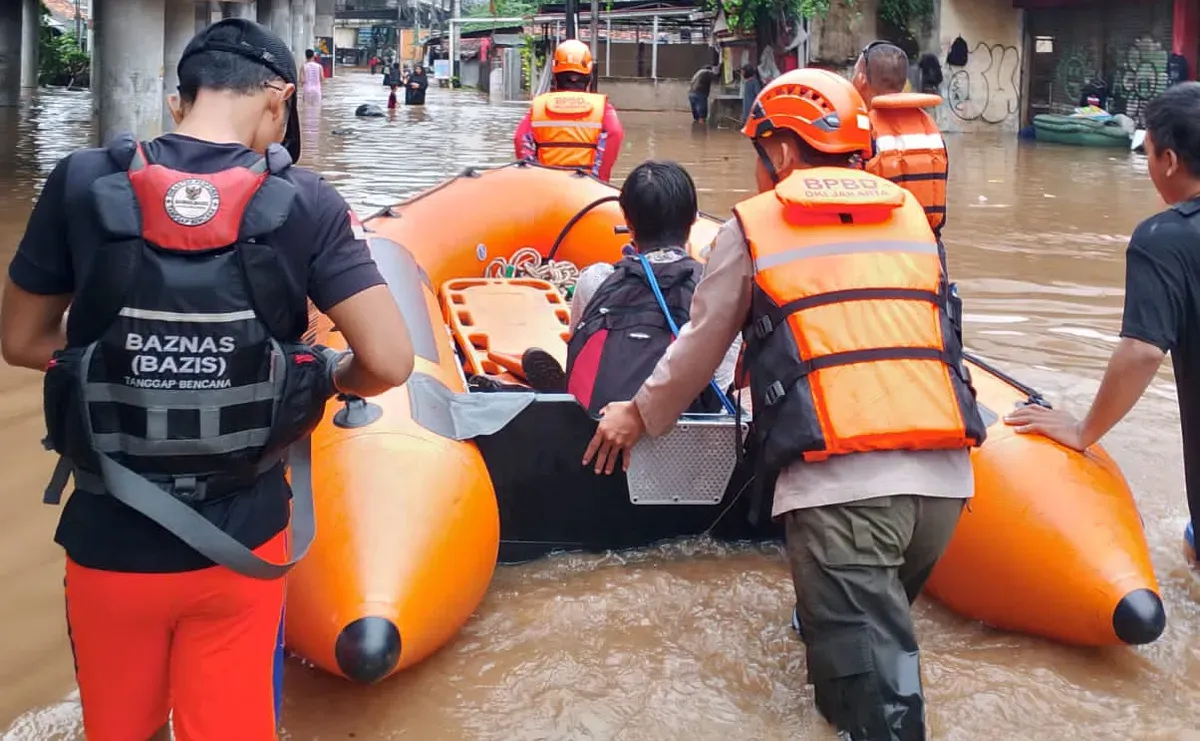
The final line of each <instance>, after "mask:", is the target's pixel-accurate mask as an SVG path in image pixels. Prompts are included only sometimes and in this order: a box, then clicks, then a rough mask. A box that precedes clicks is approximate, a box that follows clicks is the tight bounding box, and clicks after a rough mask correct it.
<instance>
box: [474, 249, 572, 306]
mask: <svg viewBox="0 0 1200 741" xmlns="http://www.w3.org/2000/svg"><path fill="white" fill-rule="evenodd" d="M483 277H485V278H533V279H535V280H544V281H546V282H547V283H550V284H552V285H553V286H554V287H555V288H557V289H558V290H559V291H561V292H562V294H563V297H564V298H567V299H570V298H571V294H572V293H574V292H575V284H576V283H577V282H578V281H579V266H578V265H576V264H575V263H573V262H570V261H568V260H546V259H544V258H543V257H542V255H541V253H540V252H538V251H537V250H535V249H533V248H532V247H522V248H521V249H519V250H517V251H516V252H514V253H513V255H512V257H511V258H504V257H497V258H494V259H493V260H492V261H491V262H489V263H488V265H487V267H486V268H484V270H483Z"/></svg>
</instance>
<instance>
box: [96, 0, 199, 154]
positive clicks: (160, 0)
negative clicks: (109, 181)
mask: <svg viewBox="0 0 1200 741" xmlns="http://www.w3.org/2000/svg"><path fill="white" fill-rule="evenodd" d="M177 1H178V0H173V2H177ZM92 13H93V16H92V17H93V18H94V23H95V28H96V51H97V53H98V55H99V57H100V61H101V64H100V69H99V74H98V75H97V74H93V75H92V96H93V98H94V99H95V100H97V101H98V107H99V122H98V124H99V125H98V126H97V128H96V137H97V139H98V140H99V143H100V144H102V145H103V144H106V143H108V142H109V141H110V140H112V138H113V137H114V136H116V135H118V134H120V133H123V132H127V131H129V132H133V134H134V136H136V137H138V138H139V139H152V138H154V137H155V136H158V134H159V133H161V131H162V103H163V100H162V98H163V30H164V29H165V28H166V4H165V2H164V0H93V3H92Z"/></svg>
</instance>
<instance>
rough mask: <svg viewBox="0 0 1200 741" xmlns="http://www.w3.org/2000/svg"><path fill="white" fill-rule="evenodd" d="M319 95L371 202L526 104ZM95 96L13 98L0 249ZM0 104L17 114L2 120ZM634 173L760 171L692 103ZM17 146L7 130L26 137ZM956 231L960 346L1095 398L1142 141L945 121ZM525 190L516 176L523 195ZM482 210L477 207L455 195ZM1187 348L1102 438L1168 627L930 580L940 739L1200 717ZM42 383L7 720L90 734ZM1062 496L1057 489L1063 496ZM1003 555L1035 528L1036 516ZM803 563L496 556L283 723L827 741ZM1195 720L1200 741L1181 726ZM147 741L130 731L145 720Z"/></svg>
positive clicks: (4, 142)
mask: <svg viewBox="0 0 1200 741" xmlns="http://www.w3.org/2000/svg"><path fill="white" fill-rule="evenodd" d="M329 88H330V89H329V92H328V94H327V96H326V98H325V101H324V104H323V106H322V107H321V109H320V110H306V111H305V112H304V114H303V116H304V119H305V120H304V128H305V138H306V140H305V143H304V146H305V150H306V162H305V164H307V165H309V166H310V167H315V168H316V169H318V170H320V171H321V172H323V173H324V174H325V176H326V177H327V178H328V179H329V180H330V181H331V182H332V183H334V184H335V185H336V186H337V187H338V188H339V189H340V190H341V192H342V193H343V194H344V195H345V196H346V198H347V200H349V201H350V202H351V203H352V204H353V205H354V207H355V208H356V209H358V210H359V211H360V212H361V213H366V212H369V211H372V210H374V209H376V208H378V207H380V206H384V205H387V204H390V203H393V202H395V201H396V200H397V199H399V198H401V197H403V196H406V195H409V194H411V193H413V192H415V191H417V190H419V189H421V188H424V187H426V186H429V185H431V184H433V183H435V182H437V181H438V180H440V179H441V178H443V177H445V176H448V175H450V174H453V173H455V172H457V171H459V170H461V169H462V168H463V167H465V166H467V165H480V164H498V163H502V162H505V161H507V160H508V159H509V158H510V157H511V154H512V148H511V134H512V130H513V127H514V125H515V124H516V122H517V120H518V119H519V117H520V116H521V115H522V113H523V109H522V108H520V107H516V106H513V107H509V106H488V105H487V104H486V103H485V102H484V101H483V100H481V99H479V98H478V97H475V96H473V95H471V94H467V93H452V92H449V91H445V90H437V89H434V90H431V91H430V93H429V105H428V106H426V107H425V108H424V109H404V108H401V109H400V111H399V112H398V114H397V115H396V117H395V120H392V121H389V120H386V119H377V120H356V119H355V118H354V116H353V110H354V107H355V106H356V105H358V104H359V103H361V102H365V101H373V102H377V103H381V104H382V103H383V102H384V99H385V97H386V90H385V89H384V88H383V87H382V86H381V85H380V84H379V78H378V77H367V76H365V75H356V74H347V75H345V76H343V77H339V78H337V79H335V80H333V81H331V82H330V86H329ZM90 106H91V101H90V98H89V96H88V95H87V94H86V93H70V92H56V91H43V92H42V93H41V94H40V96H39V97H38V98H37V99H36V100H33V101H30V102H29V103H28V105H27V106H26V107H25V108H24V109H23V110H22V111H21V112H20V115H19V116H18V115H17V113H16V112H14V111H8V112H3V111H0V250H2V251H3V258H4V260H3V261H4V263H5V264H7V262H8V258H9V257H10V255H11V251H12V250H13V249H14V248H15V245H16V243H17V240H18V239H19V237H20V235H21V231H22V229H23V226H24V223H25V218H26V216H27V214H28V210H29V208H30V206H31V204H32V201H33V199H34V197H35V194H36V193H37V189H38V188H39V187H40V183H41V181H42V179H43V178H45V176H46V174H47V173H48V172H49V169H50V168H51V167H52V166H53V164H54V162H55V161H56V160H57V159H58V158H59V157H61V156H62V155H64V154H66V153H67V152H69V151H71V150H72V149H73V148H75V147H78V146H82V145H83V144H85V143H86V140H87V137H88V136H89V131H90V122H89V120H88V119H89V114H90ZM5 116H6V117H7V118H4V117H5ZM623 119H624V122H625V127H626V142H627V144H626V151H625V152H623V153H622V158H621V162H620V164H619V165H618V172H617V178H615V180H616V181H617V182H619V178H620V177H621V176H622V175H623V173H624V172H627V171H628V170H629V169H630V168H631V167H632V166H633V165H634V164H636V163H637V162H639V161H640V160H642V159H644V158H646V157H663V158H670V159H675V160H678V161H679V162H682V163H683V164H684V165H686V166H687V167H688V169H689V170H691V172H692V174H693V176H694V177H695V179H696V182H697V183H698V185H699V187H700V189H701V205H702V207H703V208H704V209H705V210H707V211H710V212H713V213H720V214H726V213H728V212H729V209H730V207H731V206H732V205H733V204H734V203H735V202H737V201H738V200H740V199H741V198H744V197H745V196H746V195H747V194H748V193H749V189H750V188H751V187H752V182H753V180H752V176H751V174H750V168H751V166H752V162H753V158H752V150H751V149H750V147H749V146H748V145H747V143H746V142H745V141H744V140H743V139H741V138H740V137H739V136H738V135H737V134H736V133H735V132H732V131H725V130H721V131H709V130H705V129H700V130H693V129H692V127H691V125H690V121H689V119H688V116H687V114H686V113H684V114H653V115H651V114H626V115H625V116H623ZM14 141H15V145H13V144H12V142H14ZM949 145H950V156H951V160H950V161H951V169H952V173H951V179H950V183H951V193H950V218H949V223H948V226H947V229H946V235H945V236H946V242H947V246H948V249H949V252H950V259H951V271H952V273H953V274H954V277H955V278H956V279H957V280H958V282H959V285H960V290H961V293H962V296H963V297H964V299H965V302H966V312H967V315H966V335H967V343H968V345H969V346H970V347H971V348H972V349H974V350H975V351H977V352H979V353H980V354H982V355H984V356H985V357H987V358H989V359H991V360H993V361H996V362H998V363H999V364H1000V365H1001V366H1003V367H1005V368H1006V369H1008V370H1010V371H1013V372H1015V373H1016V374H1017V375H1018V376H1019V377H1020V378H1021V379H1022V380H1024V381H1026V382H1027V383H1030V384H1032V385H1035V386H1037V387H1039V388H1040V389H1042V390H1043V391H1044V392H1047V393H1048V394H1049V395H1050V396H1051V398H1052V399H1054V400H1056V401H1059V402H1061V403H1063V404H1064V405H1065V406H1066V407H1068V408H1071V409H1074V410H1076V411H1077V412H1078V411H1081V410H1082V408H1083V405H1084V404H1086V403H1087V402H1088V401H1089V400H1090V399H1091V397H1092V395H1093V393H1094V392H1095V389H1096V387H1097V385H1098V383H1099V379H1100V376H1101V374H1102V372H1103V369H1104V362H1105V360H1106V358H1107V357H1108V354H1109V352H1110V350H1111V349H1112V347H1113V345H1114V343H1115V342H1116V341H1117V332H1118V328H1119V325H1120V310H1121V296H1122V285H1123V252H1124V246H1125V243H1126V240H1127V239H1128V236H1129V234H1130V233H1131V231H1132V230H1133V227H1134V225H1135V224H1136V223H1137V222H1138V221H1139V220H1140V219H1142V218H1144V217H1145V216H1147V215H1149V214H1151V213H1153V212H1154V211H1155V210H1156V209H1158V208H1159V206H1160V204H1159V200H1158V197H1157V196H1156V194H1155V193H1154V191H1153V188H1152V187H1151V185H1150V183H1149V181H1148V179H1147V177H1146V173H1145V163H1144V160H1142V159H1141V158H1139V157H1136V156H1133V155H1129V154H1127V153H1125V152H1123V151H1119V150H1092V149H1082V148H1070V147H1048V146H1046V147H1040V146H1036V145H1031V144H1025V145H1022V146H1018V145H1017V143H1016V141H1015V140H1014V139H1013V137H1012V136H1007V137H1004V138H991V137H989V136H987V135H974V136H961V137H950V139H949ZM507 197H513V198H519V197H521V194H519V193H514V194H507ZM463 206H464V209H465V210H466V211H467V212H468V213H469V209H470V204H463ZM1174 398H1175V392H1174V386H1173V380H1172V378H1171V376H1170V369H1169V367H1166V368H1164V369H1163V371H1162V372H1161V373H1160V374H1159V376H1158V378H1157V379H1156V381H1155V382H1154V385H1153V387H1152V389H1151V391H1150V393H1149V394H1148V396H1147V397H1146V398H1145V399H1144V400H1143V401H1142V402H1141V403H1140V404H1139V405H1138V407H1137V409H1136V410H1135V411H1134V413H1133V414H1132V415H1131V416H1130V417H1129V419H1128V420H1127V421H1126V422H1124V423H1123V424H1121V425H1120V426H1119V427H1118V428H1117V429H1116V430H1114V431H1113V432H1112V433H1111V434H1110V435H1109V436H1108V438H1107V440H1106V443H1107V446H1108V449H1109V450H1110V451H1111V452H1112V453H1113V455H1114V456H1115V457H1116V459H1117V460H1118V461H1119V462H1120V463H1121V465H1122V467H1123V468H1124V470H1125V473H1126V475H1127V476H1128V478H1129V481H1130V484H1131V485H1132V487H1133V490H1134V492H1135V493H1136V495H1137V498H1138V502H1139V505H1140V507H1141V511H1142V513H1143V515H1144V518H1145V523H1146V530H1147V535H1148V538H1149V542H1150V547H1151V551H1152V554H1153V559H1154V565H1155V567H1156V569H1157V571H1158V576H1159V579H1160V580H1161V584H1162V591H1163V597H1164V599H1165V601H1166V604H1167V611H1168V626H1167V631H1166V633H1165V634H1164V635H1163V637H1162V638H1161V639H1160V640H1159V641H1158V642H1157V643H1155V644H1153V645H1151V646H1148V647H1145V648H1140V649H1124V648H1120V649H1110V650H1080V649H1072V648H1066V647H1062V646H1057V645H1052V644H1050V643H1047V642H1045V641H1041V640H1037V639H1033V638H1027V637H1023V636H1016V635H1009V634H1004V633H998V632H996V631H992V630H989V629H987V628H984V627H982V626H980V625H978V624H976V623H971V622H967V621H965V620H962V619H960V618H958V617H956V616H954V615H952V614H950V613H949V612H948V611H946V610H945V609H943V608H942V607H940V606H938V605H937V604H935V603H933V602H932V601H930V600H922V601H921V602H920V603H919V605H918V607H917V609H916V612H917V616H918V619H917V625H918V630H919V634H920V638H921V642H922V647H923V648H924V666H925V673H926V679H927V684H928V694H929V703H930V716H931V724H932V738H933V739H937V740H938V741H979V740H980V739H987V740H988V741H1043V740H1044V741H1066V740H1068V739H1086V740H1088V741H1100V740H1105V741H1107V740H1109V739H1111V740H1112V741H1117V740H1120V741H1129V740H1131V739H1133V740H1137V741H1176V740H1182V739H1188V738H1189V732H1194V731H1192V729H1196V728H1198V727H1200V605H1198V604H1197V602H1196V601H1195V600H1194V597H1193V596H1192V595H1190V594H1189V584H1190V581H1191V578H1190V576H1189V575H1188V574H1187V571H1186V569H1185V566H1184V564H1183V560H1182V557H1181V556H1180V542H1181V537H1182V532H1183V527H1184V523H1185V521H1186V514H1185V513H1186V505H1185V502H1184V495H1183V488H1182V487H1183V483H1182V472H1183V468H1182V458H1181V453H1180V442H1179V432H1178V426H1179V425H1178V414H1177V411H1176V408H1175V402H1174ZM40 403H41V391H40V387H39V376H38V374H36V373H32V372H27V371H16V370H12V369H9V368H2V369H0V471H3V473H4V477H3V480H2V481H0V594H3V595H4V599H3V601H2V602H0V729H7V731H6V732H4V736H3V738H4V739H5V740H6V741H33V740H37V741H42V740H46V741H49V740H52V739H53V740H55V741H58V740H63V741H65V740H67V739H78V738H82V731H81V729H80V723H79V717H80V716H79V707H78V703H77V700H76V698H75V695H74V694H73V692H72V687H73V686H72V681H71V655H70V651H69V648H68V644H67V641H66V631H65V627H64V624H63V604H62V593H61V583H62V555H61V552H60V550H59V549H58V548H56V547H55V546H54V545H53V544H52V542H51V534H52V531H53V526H54V522H55V517H56V516H57V513H56V511H55V510H53V509H51V508H48V507H44V506H42V505H41V504H40V496H39V493H40V491H41V488H42V486H43V485H44V483H45V480H46V476H47V475H48V474H49V471H50V468H51V463H52V461H51V458H50V456H49V455H48V454H46V453H43V452H41V449H40V447H39V445H38V439H39V437H40V436H41V435H42V433H43V427H42V420H41V417H40V413H39V406H40ZM1053 495H1054V492H1053V491H1047V492H1046V496H1053ZM1010 547H1012V548H1020V547H1021V542H1020V538H1019V535H1018V534H1015V533H1014V535H1013V539H1012V541H1011V543H1010ZM792 601H793V596H792V587H791V582H790V580H789V578H788V575H787V571H786V568H785V566H784V564H783V562H782V560H781V559H780V558H779V554H778V553H777V552H776V551H775V550H774V549H772V548H762V549H731V548H726V547H721V546H717V545H714V544H712V543H710V542H706V541H703V540H693V541H686V542H682V543H676V544H671V545H669V546H665V547H662V548H655V549H651V550H647V551H639V552H634V553H622V554H615V555H605V556H582V555H565V556H559V557H554V558H549V559H544V560H541V561H538V562H535V563H532V564H528V565H525V566H520V567H515V568H501V569H500V570H499V571H498V572H497V574H496V577H495V580H494V582H493V585H492V589H491V592H490V593H489V595H488V597H487V599H486V600H485V601H484V603H483V604H482V605H481V606H480V608H479V610H478V611H477V613H476V615H475V617H474V618H473V619H472V620H471V621H470V622H469V623H468V624H467V625H466V627H465V628H464V629H463V631H462V635H461V636H460V637H459V638H458V640H456V641H454V642H453V643H452V644H451V645H449V646H448V647H446V648H445V649H444V650H443V651H442V652H441V653H439V654H438V655H436V656H435V657H434V658H432V659H431V660H429V661H427V662H425V663H424V664H423V665H421V666H419V667H417V668H416V669H414V670H411V671H409V672H407V673H406V674H404V675H402V676H400V677H397V678H395V679H393V680H389V681H387V682H384V683H383V684H381V685H378V686H374V687H359V686H353V685H350V684H348V683H346V682H344V681H341V680H337V679H334V678H331V677H328V676H325V675H322V674H319V673H317V672H316V671H314V670H310V669H307V668H305V667H303V666H302V665H300V664H299V663H296V662H292V663H290V664H289V665H288V673H287V679H286V692H285V700H284V715H283V726H284V729H285V733H284V736H285V738H288V739H294V740H295V741H302V740H303V741H308V740H309V739H322V740H326V739H348V738H357V739H368V740H375V739H393V738H403V739H414V740H416V741H443V740H444V741H456V740H458V739H462V740H464V741H535V740H544V741H583V740H585V739H594V740H597V741H600V740H605V741H607V740H611V741H641V740H651V739H653V740H655V741H658V740H660V739H685V738H686V739H698V740H701V739H702V740H707V739H714V740H717V741H729V740H734V741H742V740H746V741H750V740H755V741H758V740H762V741H774V740H776V739H779V740H780V741H782V740H783V739H803V740H806V741H807V740H809V739H812V740H816V739H830V738H832V734H831V733H830V731H829V730H828V729H827V728H826V727H825V726H824V724H823V723H822V722H821V721H820V720H819V719H818V718H817V716H816V713H815V711H814V710H813V707H812V704H811V692H810V690H809V689H807V688H806V687H805V686H804V659H803V652H802V649H801V646H800V643H799V642H798V641H797V640H796V639H795V638H794V636H793V635H792V633H791V630H790V629H789V627H788V621H789V617H790V614H791V605H792ZM1191 738H1192V739H1195V738H1196V736H1191ZM131 741H132V740H131Z"/></svg>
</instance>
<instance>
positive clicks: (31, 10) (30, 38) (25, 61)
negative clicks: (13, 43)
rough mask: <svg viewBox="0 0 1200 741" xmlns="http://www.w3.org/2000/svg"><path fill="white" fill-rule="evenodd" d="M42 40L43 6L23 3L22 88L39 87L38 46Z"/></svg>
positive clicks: (33, 0)
mask: <svg viewBox="0 0 1200 741" xmlns="http://www.w3.org/2000/svg"><path fill="white" fill-rule="evenodd" d="M41 40H42V4H41V3H40V2H38V0H22V2H21V87H37V84H38V46H40V44H41Z"/></svg>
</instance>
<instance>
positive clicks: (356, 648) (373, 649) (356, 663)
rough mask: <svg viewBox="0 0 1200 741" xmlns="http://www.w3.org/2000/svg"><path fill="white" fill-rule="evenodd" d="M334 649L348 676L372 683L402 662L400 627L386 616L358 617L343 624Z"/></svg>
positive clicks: (344, 672) (340, 664) (363, 682)
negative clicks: (343, 626)
mask: <svg viewBox="0 0 1200 741" xmlns="http://www.w3.org/2000/svg"><path fill="white" fill-rule="evenodd" d="M333 653H334V656H335V657H336V658H337V663H338V668H339V669H341V670H342V673H343V674H345V675H346V677H347V678H349V679H352V680H354V681H355V682H361V683H362V684H373V683H375V682H378V681H379V680H381V679H383V678H384V677H386V676H388V675H389V674H391V673H392V671H393V670H394V669H395V668H396V665H397V664H399V663H400V630H399V629H398V628H397V627H396V625H395V623H393V622H392V621H391V620H388V619H387V618H382V617H375V616H368V617H363V618H359V619H358V620H355V621H354V622H352V623H350V624H349V625H347V626H346V627H345V628H342V632H341V633H340V634H338V638H337V643H335V644H334V647H333Z"/></svg>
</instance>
